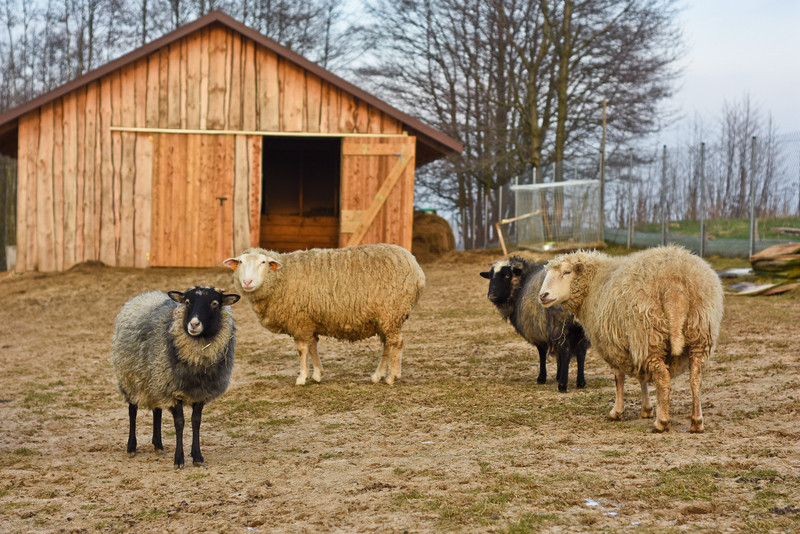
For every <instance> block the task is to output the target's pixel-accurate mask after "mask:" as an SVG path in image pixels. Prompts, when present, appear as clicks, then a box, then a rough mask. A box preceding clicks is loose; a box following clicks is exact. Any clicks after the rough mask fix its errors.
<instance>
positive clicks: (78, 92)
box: [16, 24, 413, 272]
mask: <svg viewBox="0 0 800 534" xmlns="http://www.w3.org/2000/svg"><path fill="white" fill-rule="evenodd" d="M112 126H119V127H144V128H189V129H200V130H223V129H233V130H239V129H244V130H248V131H252V130H263V131H285V132H319V133H390V134H395V133H402V124H401V123H400V122H399V121H397V120H396V119H394V118H393V117H390V116H388V115H387V114H385V113H383V112H381V111H380V110H378V109H375V108H373V107H371V106H369V105H367V104H366V103H365V102H362V101H360V100H359V99H357V98H355V97H354V96H352V95H350V94H349V93H346V92H344V91H342V90H341V89H339V88H338V87H335V86H333V85H331V84H330V83H329V82H327V81H325V80H322V79H321V78H319V77H318V76H316V75H315V74H313V73H311V72H308V71H306V70H304V69H302V68H300V67H299V66H297V65H296V64H294V63H292V62H290V61H288V60H287V59H285V58H283V57H280V56H278V55H276V54H275V53H274V52H273V51H271V50H269V49H267V48H264V47H262V46H261V45H259V44H258V43H256V42H254V41H252V40H250V39H248V38H246V37H244V36H243V35H242V34H240V33H238V32H236V31H234V30H232V29H230V28H227V27H225V26H222V25H216V24H214V25H210V26H208V27H205V28H203V29H201V30H198V31H197V32H195V33H193V34H191V35H188V36H186V37H185V38H183V39H181V40H179V41H175V42H173V43H171V44H169V45H167V46H165V47H164V48H162V49H160V50H157V51H155V52H153V53H152V54H150V55H149V56H146V57H143V58H140V59H138V60H136V61H135V62H132V63H129V64H128V65H126V66H124V67H122V68H120V69H118V70H116V71H113V72H111V73H109V74H107V75H105V76H104V77H102V78H100V79H99V80H96V81H93V82H90V83H88V84H87V85H84V86H81V87H78V88H77V89H75V90H73V91H72V92H70V93H67V94H65V95H63V96H61V97H59V98H57V99H55V100H54V101H51V102H49V103H47V104H44V105H42V106H41V107H40V108H37V109H36V110H33V111H31V112H29V113H27V114H25V115H23V116H22V117H20V119H19V122H18V135H19V152H18V202H17V205H18V224H17V244H18V246H17V265H16V270H17V271H18V272H24V271H33V270H39V271H57V270H65V269H69V268H70V267H72V266H73V265H75V264H76V263H80V262H85V261H102V262H103V263H105V264H107V265H111V266H121V267H147V266H149V265H153V262H152V257H153V255H154V254H156V253H158V254H160V255H161V260H165V257H164V255H165V254H169V259H168V260H166V261H159V262H157V264H159V265H164V264H171V265H190V264H197V263H203V262H206V263H208V264H213V263H214V262H218V261H220V260H222V259H224V258H222V257H220V258H215V257H213V256H214V254H221V253H224V252H225V251H227V250H228V249H229V248H230V247H234V248H235V249H239V248H241V247H244V246H253V245H257V244H258V239H259V232H260V213H259V211H260V203H261V182H260V180H261V178H260V177H261V143H260V138H259V137H257V136H236V138H235V139H231V140H230V141H228V142H222V141H218V140H214V139H211V138H210V137H211V136H207V137H209V139H205V140H194V141H191V142H187V140H183V141H178V140H177V137H175V136H168V137H163V138H162V139H161V140H160V141H158V140H157V139H155V138H156V137H158V135H157V134H147V133H132V132H113V133H112V132H111V131H110V128H111V127H112ZM201 137H202V136H201ZM158 142H161V143H164V142H170V143H173V146H171V147H169V148H168V149H165V147H161V148H159V147H157V146H155V145H156V144H157V143H158ZM159 151H160V153H161V155H162V157H161V158H159V157H158V154H157V153H158V152H159ZM220 151H223V152H224V153H220ZM166 154H170V155H171V156H172V157H177V158H178V159H182V160H183V161H186V160H187V158H195V160H196V161H200V160H202V161H204V163H206V164H208V165H209V166H210V168H214V169H219V170H220V171H224V170H226V169H230V176H226V177H224V180H230V181H231V183H230V184H229V186H230V188H231V195H232V196H231V198H230V199H229V200H228V201H227V202H229V203H230V205H231V207H232V210H233V211H232V212H231V213H230V214H229V215H225V218H223V219H220V220H218V221H204V220H202V217H203V215H202V214H200V215H196V214H194V213H190V211H191V210H187V209H186V207H185V205H184V206H181V203H182V202H185V203H186V205H190V204H192V203H193V204H194V205H197V203H198V202H199V196H200V195H208V194H211V193H212V192H214V191H216V190H217V188H216V187H211V185H210V184H206V183H200V179H199V178H197V177H187V179H186V180H184V181H180V180H171V179H170V178H169V177H168V176H167V177H163V176H162V178H163V181H159V182H158V184H157V185H156V184H155V179H156V176H157V175H160V174H162V173H170V172H175V169H174V166H175V160H173V161H164V157H163V156H165V155H166ZM211 154H216V158H217V159H216V160H214V161H210V160H208V158H209V157H210V155H211ZM356 165H366V166H367V167H370V168H366V167H364V168H361V169H358V172H357V173H356V174H357V179H358V180H360V182H359V183H358V184H351V185H350V186H349V187H350V189H349V191H352V194H353V195H355V196H358V194H359V193H358V191H359V188H360V187H362V186H364V187H367V188H368V189H370V190H372V189H376V188H377V187H379V184H377V183H372V182H374V181H375V180H376V173H378V174H380V173H383V175H385V174H386V172H388V168H389V167H388V165H389V163H387V162H374V163H363V162H362V163H357V164H356ZM226 172H227V171H226ZM207 176H212V175H210V174H209V175H207ZM208 179H209V178H206V180H208ZM361 182H363V183H361ZM156 186H157V187H164V188H167V189H163V190H162V191H163V192H164V193H167V194H168V195H169V199H168V200H167V199H166V198H163V197H164V196H163V195H162V196H161V197H159V198H156V196H157V194H156V191H155V189H154V188H155V187H156ZM410 187H413V180H412V183H411V185H408V183H406V182H404V185H403V190H404V193H403V198H402V199H398V203H399V204H400V205H404V204H407V202H408V201H409V198H410V197H409V192H410V191H411V190H410V189H409V188H410ZM410 194H411V195H413V192H411V193H410ZM357 200H358V201H357V202H350V204H353V205H356V204H359V205H360V203H366V202H368V200H363V202H362V201H361V200H360V199H357ZM190 201H191V202H190ZM396 211H397V210H396V209H395V208H392V210H391V213H389V212H387V213H386V214H383V215H381V217H384V218H388V219H387V220H386V221H384V222H383V223H382V224H381V225H380V226H381V227H383V228H386V227H388V226H391V224H393V223H392V222H391V221H390V220H389V219H392V220H393V219H396V218H397V217H398V214H397V213H396ZM194 217H200V220H198V221H197V223H198V225H197V226H191V224H193V223H194V222H195V221H194V219H193V218H194ZM157 221H159V222H157ZM179 222H188V223H189V224H190V226H188V227H191V228H198V230H197V232H203V231H212V228H213V226H214V225H215V224H222V225H223V226H224V227H225V228H228V229H229V230H228V231H229V233H230V236H228V237H227V238H225V239H222V238H220V239H216V238H215V243H214V251H213V253H212V252H208V251H197V250H195V251H192V248H193V247H195V248H196V247H198V246H199V245H198V244H197V243H198V241H197V239H198V238H197V236H188V235H187V236H177V235H173V236H171V237H170V239H172V240H176V241H175V242H172V241H170V242H167V243H165V242H163V241H159V239H160V238H164V236H163V235H162V236H159V235H157V234H156V233H155V229H156V228H155V227H156V226H158V225H161V224H162V223H163V224H167V225H175V224H177V223H179ZM159 228H160V226H159ZM409 228H410V226H409ZM381 231H382V230H380V229H378V228H377V227H376V228H375V229H371V230H370V232H372V233H371V234H369V235H368V236H366V237H365V242H366V241H368V240H373V241H380V240H385V239H386V235H382V234H381ZM372 234H374V235H372ZM201 235H202V234H201ZM400 239H401V241H403V242H405V241H410V240H409V239H408V238H407V237H405V236H402V237H401V238H400ZM228 241H229V243H230V247H229V243H228ZM156 246H158V247H162V249H161V250H159V251H156V250H155V247H156ZM163 247H167V248H163ZM167 262H169V263H167Z"/></svg>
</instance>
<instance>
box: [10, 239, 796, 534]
mask: <svg viewBox="0 0 800 534" xmlns="http://www.w3.org/2000/svg"><path fill="white" fill-rule="evenodd" d="M498 257H499V255H498V254H497V251H494V252H489V253H455V252H453V253H449V254H448V255H447V256H445V257H444V258H442V259H440V260H438V261H436V262H433V263H425V264H423V268H424V270H425V273H426V276H427V288H426V290H425V292H424V294H423V297H422V299H421V301H420V302H419V304H418V306H417V307H416V308H415V309H414V311H413V313H412V315H411V317H410V319H409V320H408V322H407V323H406V329H405V339H406V350H405V358H404V361H403V377H402V379H401V380H399V381H398V382H397V383H396V384H395V385H394V386H387V385H385V384H379V385H374V384H372V383H370V382H369V375H370V374H371V373H372V372H373V371H374V370H375V367H376V366H377V364H378V360H379V353H380V343H379V340H378V339H377V338H373V339H371V340H367V341H365V342H360V343H342V342H337V341H335V340H331V339H328V338H323V339H322V340H321V341H320V345H319V346H320V354H321V357H322V362H323V365H324V368H325V374H324V376H323V380H322V383H321V384H313V385H308V386H305V387H298V386H295V385H294V382H295V377H296V376H297V373H298V358H297V356H296V353H295V351H294V346H293V343H292V341H291V340H290V338H288V337H287V336H279V335H273V334H270V333H269V332H267V331H265V330H264V329H263V328H261V327H260V325H259V324H258V323H257V321H256V319H255V315H254V313H253V311H252V310H251V309H250V307H249V304H248V303H247V302H246V301H245V300H244V299H243V300H242V301H241V302H240V303H238V304H236V305H235V306H234V308H233V309H234V314H235V317H236V320H237V326H238V338H237V350H236V364H235V369H234V374H233V380H232V384H231V388H230V389H229V390H228V392H227V393H226V394H225V395H224V396H222V397H221V398H220V399H218V400H217V401H215V402H213V403H211V404H209V405H208V406H207V407H206V409H205V411H204V419H203V427H202V438H201V441H202V446H203V453H204V455H205V460H206V464H205V466H204V467H192V466H191V465H190V464H187V467H186V468H185V469H183V470H174V469H173V467H172V454H173V452H174V443H175V442H174V431H173V430H172V419H171V417H170V416H169V414H168V413H165V415H164V425H163V426H164V445H165V447H166V451H165V453H164V454H163V455H157V454H155V453H154V452H153V451H152V447H151V446H150V444H149V443H150V433H149V432H150V430H149V426H150V421H151V419H150V414H149V413H148V412H145V411H140V413H139V420H138V421H139V433H138V438H139V453H138V454H137V455H136V456H135V457H134V458H129V457H128V456H127V455H126V454H125V441H126V438H127V409H126V406H125V405H124V403H123V402H122V398H121V396H120V395H119V394H118V393H117V391H116V389H115V385H114V381H113V378H112V372H111V368H110V365H109V362H108V355H109V346H110V341H111V334H112V327H113V321H114V317H115V316H116V313H117V312H118V310H119V308H120V307H121V306H122V304H123V303H124V302H125V301H126V300H128V299H129V298H131V297H133V296H135V295H137V294H139V293H141V292H143V291H147V290H152V289H160V290H172V289H177V290H183V289H185V288H186V287H188V286H190V285H194V284H209V285H212V284H213V285H219V286H222V287H228V288H231V287H232V282H231V273H230V271H228V270H226V269H224V268H220V269H149V270H135V269H111V268H107V267H104V266H102V265H80V266H78V267H76V268H74V269H72V270H71V271H69V272H65V273H60V274H38V273H30V274H24V275H12V274H8V273H0V294H2V303H3V305H2V310H0V366H1V367H0V369H2V373H1V374H0V531H1V532H85V531H109V532H144V531H156V532H184V531H197V532H515V533H521V532H564V531H618V532H628V531H630V532H656V531H657V532H663V531H707V532H711V531H713V532H734V531H736V532H741V531H751V532H770V531H772V532H789V531H798V530H800V425H799V424H798V423H800V351H798V345H800V333H799V331H798V325H800V290H795V291H794V292H792V293H789V294H786V295H782V296H773V297H726V301H725V305H726V309H725V319H724V323H723V327H722V333H721V340H720V347H719V350H718V352H717V354H716V355H715V356H714V357H713V359H712V360H711V361H710V362H709V364H708V365H707V367H706V369H705V373H704V384H703V408H704V412H705V421H706V431H705V433H704V434H699V435H694V434H689V433H688V432H687V430H688V428H689V412H690V409H691V395H690V390H689V386H688V378H687V376H686V375H683V376H681V377H679V378H678V379H676V380H675V381H674V382H673V385H674V387H673V393H672V418H673V428H672V430H671V431H670V432H668V433H665V434H653V433H651V431H650V429H651V421H650V420H643V419H640V418H638V411H639V410H638V407H639V400H638V398H637V396H638V384H637V383H636V381H635V380H629V381H628V383H627V384H626V412H625V416H624V418H623V420H622V421H619V422H613V421H609V420H608V419H607V418H606V414H607V413H608V410H609V409H610V408H611V406H612V404H613V398H614V386H613V376H612V374H611V372H610V371H609V369H608V367H607V365H606V364H605V363H604V362H602V361H600V360H599V359H598V358H597V357H596V356H595V355H594V354H593V353H592V352H591V351H590V353H589V356H588V357H587V363H586V379H587V386H586V388H585V389H582V390H578V389H576V388H575V365H574V362H573V364H572V366H571V369H570V387H569V390H568V392H567V393H563V394H559V393H558V392H557V390H556V384H555V363H554V362H551V364H550V368H549V369H548V370H549V375H548V382H547V384H545V385H537V384H536V375H537V373H538V361H537V358H536V357H535V356H534V352H535V350H534V349H533V348H532V347H531V346H529V345H528V344H526V343H525V342H524V341H523V340H522V339H521V338H519V337H518V336H517V335H516V334H515V333H514V331H513V329H512V328H511V327H510V326H509V325H508V324H507V323H504V322H503V321H501V320H500V318H499V317H498V315H497V314H496V312H495V311H494V309H493V307H492V306H491V305H490V303H489V302H488V300H487V299H486V290H487V282H486V280H484V279H483V278H481V277H479V276H478V272H480V271H482V270H485V269H486V268H487V267H488V265H489V263H490V262H492V261H494V260H495V259H498ZM743 265H744V264H742V265H740V266H743ZM651 394H652V393H651ZM187 416H188V411H187ZM190 434H191V432H190V430H189V429H188V428H187V432H186V433H185V439H186V441H187V446H186V453H187V455H188V448H189V447H188V443H189V442H190V439H191V438H190Z"/></svg>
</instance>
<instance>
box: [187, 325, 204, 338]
mask: <svg viewBox="0 0 800 534" xmlns="http://www.w3.org/2000/svg"><path fill="white" fill-rule="evenodd" d="M186 331H187V332H189V335H190V336H199V335H200V334H202V333H203V326H202V325H200V326H198V327H193V326H192V325H189V327H188V328H187V329H186Z"/></svg>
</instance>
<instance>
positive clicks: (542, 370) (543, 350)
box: [536, 345, 547, 384]
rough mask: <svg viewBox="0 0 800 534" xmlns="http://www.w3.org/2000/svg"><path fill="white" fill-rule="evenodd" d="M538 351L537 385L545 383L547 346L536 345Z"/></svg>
mask: <svg viewBox="0 0 800 534" xmlns="http://www.w3.org/2000/svg"><path fill="white" fill-rule="evenodd" d="M536 349H537V350H538V351H539V376H538V377H536V383H537V384H544V383H545V382H547V345H536Z"/></svg>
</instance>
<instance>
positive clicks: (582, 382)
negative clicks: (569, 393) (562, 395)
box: [575, 380, 586, 389]
mask: <svg viewBox="0 0 800 534" xmlns="http://www.w3.org/2000/svg"><path fill="white" fill-rule="evenodd" d="M575 387H577V388H578V389H583V388H585V387H586V380H581V381H580V382H576V383H575Z"/></svg>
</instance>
